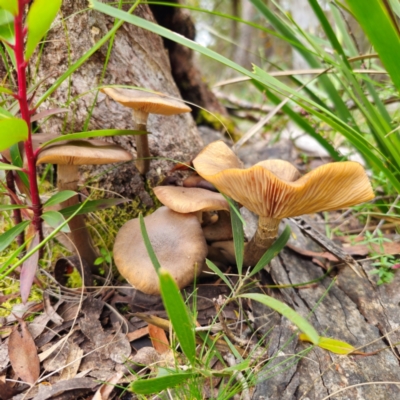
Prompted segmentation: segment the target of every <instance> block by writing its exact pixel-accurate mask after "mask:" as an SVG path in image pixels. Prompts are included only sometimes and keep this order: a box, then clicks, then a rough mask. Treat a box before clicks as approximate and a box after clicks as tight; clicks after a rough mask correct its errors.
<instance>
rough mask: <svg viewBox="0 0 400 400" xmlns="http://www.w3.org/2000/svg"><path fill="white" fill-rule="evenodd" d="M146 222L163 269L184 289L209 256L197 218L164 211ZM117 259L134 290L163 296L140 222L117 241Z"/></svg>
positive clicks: (123, 231)
mask: <svg viewBox="0 0 400 400" xmlns="http://www.w3.org/2000/svg"><path fill="white" fill-rule="evenodd" d="M144 220H145V224H146V230H147V233H148V235H149V238H150V242H151V244H152V246H153V249H154V252H155V253H156V255H157V258H158V260H159V262H160V264H161V266H162V267H163V268H164V269H166V270H167V271H169V272H170V274H171V275H172V277H173V278H174V279H175V281H176V283H177V285H178V287H179V288H180V289H182V288H183V287H185V286H187V285H188V284H190V283H191V282H192V281H193V279H194V277H195V276H197V275H198V274H199V273H200V272H201V269H202V267H203V264H204V260H205V258H206V256H207V244H206V241H205V239H204V236H203V232H202V230H201V226H200V223H199V221H198V219H197V217H196V215H195V214H193V213H189V214H180V213H177V212H174V211H172V210H170V209H169V208H167V207H161V208H159V209H158V210H157V211H155V212H154V213H153V214H151V215H149V216H147V217H145V219H144ZM113 255H114V261H115V264H116V266H117V268H118V270H119V272H120V273H121V275H122V276H123V277H124V278H125V279H126V280H127V281H128V282H129V283H130V284H131V285H132V286H134V287H135V288H136V289H138V290H140V291H142V292H144V293H147V294H159V293H160V288H159V281H158V276H157V273H156V271H155V269H154V266H153V264H152V262H151V260H150V257H149V255H148V253H147V249H146V246H145V244H144V241H143V237H142V234H141V231H140V224H139V219H137V218H136V219H132V220H130V221H128V222H127V223H125V224H124V225H123V226H122V228H121V229H120V231H119V232H118V234H117V237H116V239H115V244H114V249H113Z"/></svg>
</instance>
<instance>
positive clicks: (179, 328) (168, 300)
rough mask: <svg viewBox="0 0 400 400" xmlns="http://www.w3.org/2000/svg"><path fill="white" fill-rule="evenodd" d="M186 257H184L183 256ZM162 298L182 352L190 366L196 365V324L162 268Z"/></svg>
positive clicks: (170, 278) (172, 280) (175, 287)
mask: <svg viewBox="0 0 400 400" xmlns="http://www.w3.org/2000/svg"><path fill="white" fill-rule="evenodd" d="M182 257H184V255H182ZM159 278H160V289H161V297H162V299H163V303H164V306H165V309H166V310H167V314H168V317H169V319H170V320H171V324H172V327H173V328H174V331H175V333H176V336H177V338H178V340H179V344H180V346H181V348H182V351H183V352H184V353H185V355H186V357H187V358H188V360H189V362H190V364H192V365H195V364H196V339H195V333H194V328H195V326H194V323H193V319H192V318H191V316H190V314H189V311H188V308H187V307H186V304H185V303H184V301H183V299H182V296H181V294H180V292H179V288H178V285H177V284H176V282H175V281H174V279H173V278H172V276H171V274H170V273H169V272H168V271H166V270H165V269H163V268H161V269H160V273H159Z"/></svg>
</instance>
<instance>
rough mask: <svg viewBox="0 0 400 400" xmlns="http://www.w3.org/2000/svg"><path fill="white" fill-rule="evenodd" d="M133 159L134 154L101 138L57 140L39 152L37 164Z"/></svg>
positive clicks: (103, 162) (107, 161) (98, 162)
mask: <svg viewBox="0 0 400 400" xmlns="http://www.w3.org/2000/svg"><path fill="white" fill-rule="evenodd" d="M130 160H132V154H131V153H129V152H128V151H126V150H124V149H123V148H122V147H120V146H118V145H116V144H110V143H107V142H103V141H101V140H68V141H63V142H57V143H56V144H53V145H50V146H48V147H45V148H44V149H43V150H41V151H40V152H39V155H38V157H37V161H36V164H46V163H47V164H58V165H101V164H112V163H115V162H121V161H130Z"/></svg>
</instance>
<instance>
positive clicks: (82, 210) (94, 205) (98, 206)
mask: <svg viewBox="0 0 400 400" xmlns="http://www.w3.org/2000/svg"><path fill="white" fill-rule="evenodd" d="M128 201H131V200H130V199H102V200H89V201H87V202H86V203H85V205H84V206H83V207H82V204H77V205H76V206H71V207H66V208H63V209H62V210H59V212H60V213H61V214H62V215H64V217H69V216H71V215H72V214H74V213H75V211H76V210H78V209H79V211H78V213H77V214H76V215H81V214H87V213H90V212H95V211H99V210H104V209H106V208H109V207H113V206H116V205H118V204H122V203H126V202H128Z"/></svg>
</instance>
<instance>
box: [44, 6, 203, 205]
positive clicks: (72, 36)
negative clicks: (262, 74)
mask: <svg viewBox="0 0 400 400" xmlns="http://www.w3.org/2000/svg"><path fill="white" fill-rule="evenodd" d="M86 7H87V1H86V0H64V1H63V6H62V10H61V15H62V17H63V20H62V21H61V19H58V20H57V21H56V23H55V24H53V28H52V29H51V30H50V32H49V34H48V36H47V40H46V45H45V46H44V51H43V54H42V55H41V59H40V64H39V71H38V75H37V80H38V81H39V80H41V79H44V78H46V80H45V82H44V84H43V86H41V87H40V92H43V91H44V90H45V89H47V88H48V87H49V86H50V85H51V84H52V83H53V82H54V81H55V80H56V79H57V78H58V77H59V76H61V74H62V73H64V72H65V71H66V70H67V69H68V67H69V66H70V65H72V64H73V63H74V62H76V61H77V60H78V59H79V58H80V57H81V56H82V55H84V54H85V53H86V52H87V51H88V50H89V49H90V48H91V47H92V46H93V45H94V44H95V43H96V42H97V41H98V40H99V39H100V38H101V37H103V36H104V35H105V34H106V33H107V32H108V31H109V30H110V29H111V28H112V27H113V22H114V21H113V19H112V18H109V17H107V16H105V15H103V14H101V13H98V12H96V11H90V10H89V11H88V10H87V9H86ZM82 10H85V11H84V12H81V11H82ZM135 15H138V16H140V17H142V18H145V19H147V20H150V21H153V22H154V18H153V16H152V14H151V11H150V9H149V7H148V6H147V5H140V6H138V7H137V9H136V10H135ZM107 49H108V43H107V44H105V45H104V46H103V47H101V48H100V49H99V50H98V51H97V52H96V53H95V54H94V55H93V56H91V57H90V58H89V59H88V60H87V61H86V62H85V63H84V64H83V65H82V66H81V67H80V68H79V69H78V70H76V71H75V72H74V73H73V74H72V76H71V78H70V79H69V80H66V81H64V82H63V84H62V85H61V86H60V87H59V88H58V89H57V90H56V91H55V92H54V93H53V95H52V96H51V99H49V100H47V101H46V102H45V103H44V104H42V105H41V107H40V109H39V110H38V111H39V112H40V111H42V110H43V109H47V108H55V107H60V106H61V107H68V109H69V110H70V111H69V112H68V114H60V115H59V116H55V117H51V118H50V119H49V120H48V121H47V122H45V123H43V124H42V125H41V130H42V131H45V132H49V133H50V132H52V133H71V132H79V131H82V130H84V129H86V125H87V130H95V129H110V128H119V129H132V127H133V122H132V117H131V110H130V109H127V108H124V107H122V106H120V105H119V104H117V103H116V102H114V101H112V100H111V99H109V98H106V96H105V95H104V94H102V93H98V97H97V100H96V97H95V96H96V94H97V90H96V89H97V88H98V87H99V86H101V85H102V84H103V85H104V84H115V85H132V86H138V87H143V88H147V89H151V90H155V91H159V92H162V93H165V94H168V95H170V96H173V97H177V98H179V97H180V94H179V90H178V89H177V87H176V85H175V82H174V79H173V77H172V75H171V67H170V64H169V60H168V57H167V54H166V51H165V48H164V46H163V41H162V39H161V38H160V37H159V36H157V35H155V34H153V33H150V32H148V31H146V30H143V29H140V28H137V27H136V26H133V25H130V24H127V23H124V24H123V25H122V27H121V28H120V29H119V30H118V31H117V33H116V35H115V39H114V43H113V47H112V51H111V54H110V58H109V62H108V65H107V69H106V72H105V76H104V80H103V81H101V75H102V70H103V66H104V64H105V63H106V57H107ZM93 106H94V107H93ZM92 107H93V108H92ZM87 120H88V122H87ZM147 126H148V130H149V131H150V132H151V135H149V145H150V153H151V156H152V157H158V158H157V159H154V160H152V162H151V169H150V171H149V173H148V174H147V175H146V180H147V182H146V180H145V179H143V177H141V176H140V174H139V173H138V171H137V169H136V168H135V166H134V164H133V163H125V164H123V165H119V166H115V165H110V166H106V167H101V168H96V169H95V171H96V173H99V174H100V175H101V177H100V178H99V184H100V185H101V186H102V187H103V188H104V189H106V190H110V191H113V192H116V193H119V194H121V195H123V196H126V197H129V198H136V199H138V200H139V201H140V203H141V204H142V205H144V206H146V207H152V206H153V201H152V198H151V195H150V194H149V191H148V189H146V188H147V187H148V186H149V185H150V186H154V185H155V184H157V183H159V182H160V181H161V180H162V179H163V178H164V176H165V174H166V172H167V171H168V170H169V169H170V168H171V166H172V165H173V164H172V163H171V162H170V161H166V160H165V159H163V158H165V157H167V158H169V159H174V160H180V161H188V160H190V159H191V158H192V157H193V156H194V155H195V154H196V153H197V152H198V151H199V150H200V148H201V145H202V142H201V139H200V137H199V135H198V131H197V128H196V126H195V123H194V121H193V118H192V116H191V115H190V114H182V115H179V116H169V117H165V116H157V115H150V116H149V119H148V125H147ZM105 140H107V141H113V142H115V143H118V144H121V145H122V146H123V147H124V148H126V149H127V150H129V151H131V152H132V153H133V155H134V157H135V156H136V150H135V144H134V138H132V137H128V136H120V137H113V138H108V139H105ZM93 175H94V172H90V178H93Z"/></svg>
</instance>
